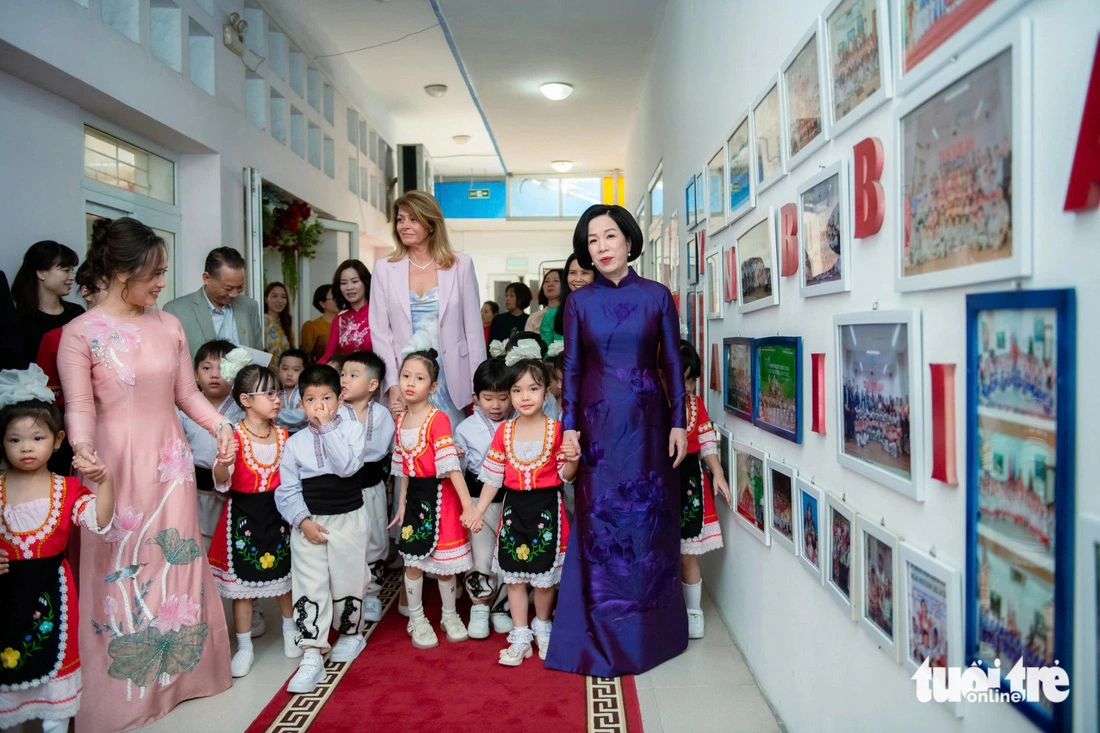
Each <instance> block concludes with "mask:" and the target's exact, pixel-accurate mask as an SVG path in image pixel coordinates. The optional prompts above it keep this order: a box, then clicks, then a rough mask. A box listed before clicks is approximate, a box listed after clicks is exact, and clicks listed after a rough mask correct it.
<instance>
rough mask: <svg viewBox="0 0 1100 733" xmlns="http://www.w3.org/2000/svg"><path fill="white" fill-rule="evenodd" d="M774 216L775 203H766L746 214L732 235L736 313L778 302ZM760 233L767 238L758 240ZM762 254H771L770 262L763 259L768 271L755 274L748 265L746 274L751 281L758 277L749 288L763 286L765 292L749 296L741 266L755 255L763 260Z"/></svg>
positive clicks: (777, 268) (767, 306) (750, 310)
mask: <svg viewBox="0 0 1100 733" xmlns="http://www.w3.org/2000/svg"><path fill="white" fill-rule="evenodd" d="M776 219H777V217H776V214H775V208H774V207H771V206H769V207H767V208H764V209H760V210H758V211H757V212H756V213H755V214H754V215H753V216H750V217H746V218H745V220H744V221H743V222H742V224H743V226H742V227H741V229H740V230H739V231H738V232H737V234H736V235H735V237H734V238H735V239H736V240H737V242H736V245H735V246H736V247H737V251H736V258H737V269H736V271H735V273H734V274H735V275H736V277H737V278H738V283H737V312H738V313H751V312H753V311H757V310H761V309H763V308H771V307H772V306H776V305H779V251H778V250H779V247H778V238H777V221H776ZM760 227H763V229H759V228H760ZM762 236H766V237H767V241H766V242H764V241H760V238H761V237H762ZM764 256H770V258H771V262H770V263H766V262H762V267H766V268H768V273H767V274H761V275H759V276H758V275H757V274H754V272H753V271H752V269H751V268H750V271H749V273H748V277H749V278H752V279H753V281H754V282H755V281H756V280H757V279H759V282H757V283H756V285H755V286H754V287H753V288H752V290H753V291H756V290H758V289H761V288H763V289H764V292H763V293H762V294H761V295H760V296H759V297H754V298H753V299H752V300H749V299H748V297H747V291H746V288H745V285H746V282H747V279H746V276H745V274H744V273H742V268H743V267H744V266H745V265H746V264H747V263H749V262H750V261H751V260H752V259H753V258H754V257H760V259H761V260H763V258H764ZM765 279H766V283H765Z"/></svg>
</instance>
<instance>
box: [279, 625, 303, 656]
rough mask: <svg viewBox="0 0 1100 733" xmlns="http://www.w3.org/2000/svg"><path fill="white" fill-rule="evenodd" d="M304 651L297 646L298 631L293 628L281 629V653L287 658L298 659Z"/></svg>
mask: <svg viewBox="0 0 1100 733" xmlns="http://www.w3.org/2000/svg"><path fill="white" fill-rule="evenodd" d="M304 653H305V652H304V651H302V647H300V646H298V632H297V630H295V629H284V630H283V654H285V655H286V657H287V659H298V658H299V657H301V656H302V655H303V654H304Z"/></svg>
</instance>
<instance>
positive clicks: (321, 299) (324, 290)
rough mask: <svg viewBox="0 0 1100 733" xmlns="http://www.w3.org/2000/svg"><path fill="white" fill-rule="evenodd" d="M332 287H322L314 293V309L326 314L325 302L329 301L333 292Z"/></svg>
mask: <svg viewBox="0 0 1100 733" xmlns="http://www.w3.org/2000/svg"><path fill="white" fill-rule="evenodd" d="M332 289H333V288H332V286H331V285H322V286H321V287H319V288H317V289H316V290H314V291H313V307H314V308H316V309H317V310H319V311H321V312H322V313H324V312H325V301H326V300H328V294H329V291H330V290H332Z"/></svg>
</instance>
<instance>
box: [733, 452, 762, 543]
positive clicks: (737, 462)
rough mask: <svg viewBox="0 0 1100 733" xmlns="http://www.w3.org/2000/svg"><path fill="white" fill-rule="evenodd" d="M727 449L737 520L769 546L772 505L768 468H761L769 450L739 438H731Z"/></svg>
mask: <svg viewBox="0 0 1100 733" xmlns="http://www.w3.org/2000/svg"><path fill="white" fill-rule="evenodd" d="M730 450H731V451H732V457H731V459H730V462H731V463H732V468H733V473H731V474H728V475H729V485H730V491H732V492H733V499H734V502H735V505H736V513H735V514H736V516H737V521H738V522H740V523H741V526H742V527H744V528H745V529H747V530H748V532H749V534H751V535H752V536H753V537H755V538H756V539H758V540H759V541H760V542H761V543H763V544H764V546H765V547H770V546H771V544H772V539H771V523H772V521H771V513H770V509H771V507H770V505H769V503H768V472H767V471H766V470H765V469H764V464H765V463H767V461H768V453H767V451H763V450H760V449H759V448H756V447H755V446H752V445H749V444H748V443H745V442H742V441H740V440H733V441H731V442H730Z"/></svg>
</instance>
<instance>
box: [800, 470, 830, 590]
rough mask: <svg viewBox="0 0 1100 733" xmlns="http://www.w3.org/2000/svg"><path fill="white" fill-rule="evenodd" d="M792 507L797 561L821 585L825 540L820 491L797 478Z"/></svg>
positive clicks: (823, 506) (802, 479)
mask: <svg viewBox="0 0 1100 733" xmlns="http://www.w3.org/2000/svg"><path fill="white" fill-rule="evenodd" d="M794 507H795V511H796V512H797V515H796V521H795V526H796V527H797V528H798V552H799V555H798V561H799V562H801V563H802V567H804V568H806V570H807V571H809V573H810V575H812V576H813V577H814V580H816V581H817V582H818V583H823V582H824V581H825V575H824V573H823V569H824V567H825V555H824V553H823V552H822V550H823V549H824V547H825V539H824V534H823V533H822V529H823V527H824V525H823V524H822V521H821V517H822V513H823V512H824V509H825V503H824V502H823V501H822V500H821V489H819V488H817V487H816V486H814V485H813V484H812V483H810V482H809V481H807V480H806V479H804V478H802V477H801V476H799V477H798V480H797V481H796V482H795V502H794Z"/></svg>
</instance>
